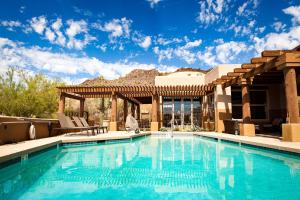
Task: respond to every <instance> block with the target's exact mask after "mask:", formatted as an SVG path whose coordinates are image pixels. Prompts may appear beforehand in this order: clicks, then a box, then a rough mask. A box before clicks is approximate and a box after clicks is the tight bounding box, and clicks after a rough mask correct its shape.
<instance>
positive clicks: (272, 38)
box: [254, 26, 300, 53]
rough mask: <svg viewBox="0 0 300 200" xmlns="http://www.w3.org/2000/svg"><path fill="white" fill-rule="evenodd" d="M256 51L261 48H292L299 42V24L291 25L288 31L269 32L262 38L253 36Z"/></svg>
mask: <svg viewBox="0 0 300 200" xmlns="http://www.w3.org/2000/svg"><path fill="white" fill-rule="evenodd" d="M254 42H255V49H256V51H257V53H259V52H261V51H263V50H273V49H292V48H294V47H296V46H297V45H299V44H300V26H295V27H291V29H290V30H289V31H288V32H282V33H269V34H267V35H266V36H265V37H263V38H259V37H255V38H254Z"/></svg>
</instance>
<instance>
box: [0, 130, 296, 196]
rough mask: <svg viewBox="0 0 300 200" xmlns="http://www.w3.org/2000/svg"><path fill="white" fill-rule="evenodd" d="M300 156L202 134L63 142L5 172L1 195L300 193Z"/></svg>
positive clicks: (291, 194)
mask: <svg viewBox="0 0 300 200" xmlns="http://www.w3.org/2000/svg"><path fill="white" fill-rule="evenodd" d="M299 166H300V160H299V158H298V157H295V156H288V155H284V154H279V153H273V152H269V151H266V150H257V149H254V148H244V147H243V148H242V147H239V146H238V145H235V144H228V143H220V142H216V141H212V140H207V139H202V138H200V137H180V138H177V137H174V138H164V137H154V136H151V137H148V138H145V139H141V140H136V141H134V142H132V143H120V144H109V145H94V146H79V147H63V148H61V149H60V150H59V151H57V150H52V151H50V152H47V153H44V154H42V155H39V156H36V157H35V158H34V159H31V160H30V161H29V162H28V164H26V165H22V166H21V165H16V166H14V167H10V168H6V169H3V170H2V171H0V173H1V178H0V192H1V196H0V197H1V199H98V198H99V197H101V198H102V199H120V198H123V199H133V198H135V199H157V198H160V199H175V198H176V199H184V198H189V199H199V198H200V199H201V198H202V199H284V198H288V199H299V197H300V191H299V183H300V167H299Z"/></svg>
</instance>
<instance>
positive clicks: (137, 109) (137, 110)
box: [136, 104, 141, 120]
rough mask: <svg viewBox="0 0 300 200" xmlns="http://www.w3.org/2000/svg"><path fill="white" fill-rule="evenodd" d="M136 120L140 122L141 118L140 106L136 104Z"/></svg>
mask: <svg viewBox="0 0 300 200" xmlns="http://www.w3.org/2000/svg"><path fill="white" fill-rule="evenodd" d="M136 115H137V116H136V119H137V120H140V118H141V106H140V104H138V105H137V106H136Z"/></svg>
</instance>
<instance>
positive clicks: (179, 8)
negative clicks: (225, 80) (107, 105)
mask: <svg viewBox="0 0 300 200" xmlns="http://www.w3.org/2000/svg"><path fill="white" fill-rule="evenodd" d="M299 44H300V0H200V1H199V0H197V1H196V0H110V1H104V0H103V1H97V0H94V1H92V0H81V1H79V0H72V1H71V0H44V1H37V0H30V1H25V0H18V1H17V0H10V1H5V2H4V1H3V2H2V4H1V7H0V72H1V71H2V72H3V71H5V69H6V68H7V67H9V66H14V67H19V68H24V69H26V70H28V71H29V72H33V73H37V72H42V73H44V74H47V75H48V76H49V77H61V78H63V79H64V80H65V81H66V82H68V83H78V82H80V81H83V80H85V79H87V78H93V77H97V76H100V75H103V76H105V77H106V78H109V79H112V78H116V77H118V76H122V75H124V74H126V73H128V72H129V71H131V70H132V69H137V68H139V69H153V68H156V69H158V70H160V71H173V70H175V69H176V68H179V67H193V68H201V69H208V68H211V67H213V66H215V65H217V64H222V63H246V62H249V59H250V58H251V57H254V56H257V55H259V53H260V52H261V51H262V50H264V49H291V48H293V47H295V46H297V45H299Z"/></svg>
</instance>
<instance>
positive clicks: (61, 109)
mask: <svg viewBox="0 0 300 200" xmlns="http://www.w3.org/2000/svg"><path fill="white" fill-rule="evenodd" d="M65 104H66V97H65V96H64V95H62V94H61V95H60V97H59V104H58V113H64V112H65Z"/></svg>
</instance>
